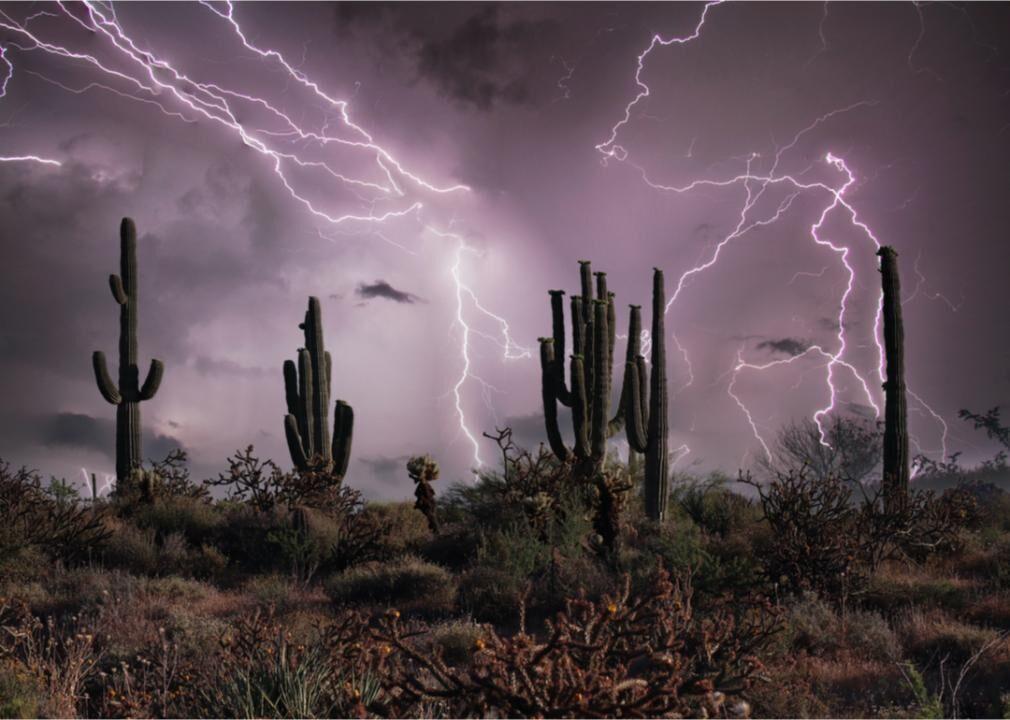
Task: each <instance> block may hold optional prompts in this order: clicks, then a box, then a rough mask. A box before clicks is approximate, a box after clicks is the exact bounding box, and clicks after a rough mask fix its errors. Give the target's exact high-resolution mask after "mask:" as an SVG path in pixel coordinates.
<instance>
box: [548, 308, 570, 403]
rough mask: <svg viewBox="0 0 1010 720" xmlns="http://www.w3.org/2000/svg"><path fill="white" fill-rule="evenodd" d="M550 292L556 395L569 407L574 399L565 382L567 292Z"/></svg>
mask: <svg viewBox="0 0 1010 720" xmlns="http://www.w3.org/2000/svg"><path fill="white" fill-rule="evenodd" d="M548 292H549V294H550V296H551V335H552V336H553V339H554V355H553V357H554V365H553V367H554V370H553V373H554V377H553V382H554V394H555V395H556V397H557V399H558V400H559V401H560V402H561V404H562V405H564V406H565V407H568V406H570V405H571V403H572V399H571V393H570V392H569V391H568V386H567V384H566V380H565V304H564V295H565V291H564V290H550V291H548ZM572 317H575V316H574V315H573V316H572Z"/></svg>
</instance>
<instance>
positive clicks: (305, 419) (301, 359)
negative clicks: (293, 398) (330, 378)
mask: <svg viewBox="0 0 1010 720" xmlns="http://www.w3.org/2000/svg"><path fill="white" fill-rule="evenodd" d="M314 393H315V383H314V382H313V377H312V359H311V356H310V355H309V351H308V350H306V349H305V348H302V349H301V350H299V351H298V396H299V402H298V409H299V411H300V413H299V417H298V421H299V422H298V433H299V435H301V438H302V448H303V450H304V453H305V455H306V456H307V457H310V458H311V457H312V456H313V455H315V447H314V446H313V444H312V442H313V436H314V433H313V432H312V427H313V423H314V421H315V415H314V413H313V407H312V396H313V394H314Z"/></svg>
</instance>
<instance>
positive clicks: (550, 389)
mask: <svg viewBox="0 0 1010 720" xmlns="http://www.w3.org/2000/svg"><path fill="white" fill-rule="evenodd" d="M560 365H561V363H560V362H559V361H558V360H557V358H556V357H555V353H554V339H553V338H540V394H541V397H542V399H543V405H544V425H545V427H546V430H547V442H548V444H549V445H550V446H551V451H552V452H553V453H554V455H555V456H556V457H557V458H558V460H561V461H562V462H564V461H565V460H567V459H568V454H569V453H568V448H567V447H566V446H565V443H564V440H563V439H562V437H561V428H560V427H559V426H558V404H557V399H558V398H557V385H556V384H555V375H556V372H557V368H558V367H559V366H560Z"/></svg>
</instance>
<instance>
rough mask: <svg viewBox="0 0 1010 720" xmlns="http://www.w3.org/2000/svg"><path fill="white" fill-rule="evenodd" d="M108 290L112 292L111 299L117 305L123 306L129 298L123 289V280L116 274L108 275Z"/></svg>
mask: <svg viewBox="0 0 1010 720" xmlns="http://www.w3.org/2000/svg"><path fill="white" fill-rule="evenodd" d="M109 289H110V290H112V298H113V300H115V301H116V303H117V304H119V305H125V304H126V301H127V300H129V298H128V297H127V296H126V290H124V289H123V279H122V278H121V277H119V276H118V275H116V274H112V275H109Z"/></svg>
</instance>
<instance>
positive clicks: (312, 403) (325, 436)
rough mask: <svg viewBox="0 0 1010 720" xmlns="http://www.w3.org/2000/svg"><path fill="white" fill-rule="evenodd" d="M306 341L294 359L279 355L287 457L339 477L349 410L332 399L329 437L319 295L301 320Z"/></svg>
mask: <svg viewBox="0 0 1010 720" xmlns="http://www.w3.org/2000/svg"><path fill="white" fill-rule="evenodd" d="M298 327H300V328H302V330H304V331H305V347H302V348H298V365H297V367H296V366H295V363H294V361H292V360H285V361H284V388H285V395H286V398H287V406H288V414H287V415H286V416H285V417H284V434H285V435H286V436H287V440H288V450H289V451H290V452H291V461H292V462H293V463H294V464H295V467H297V468H298V469H299V470H321V471H325V472H332V473H333V474H334V475H338V476H340V477H343V476H344V475H346V474H347V463H348V461H349V460H350V458H351V438H352V434H353V431H354V410H352V409H351V406H350V405H348V404H347V403H346V402H344V401H343V400H337V406H336V409H335V410H334V417H333V439H332V441H331V440H330V437H329V422H328V421H327V415H328V413H329V406H330V374H331V363H330V354H329V353H328V352H326V349H325V347H324V346H323V319H322V311H321V310H320V308H319V298H316V297H310V298H309V309H308V310H307V311H306V312H305V322H303V323H302V324H301V325H299V326H298Z"/></svg>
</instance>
